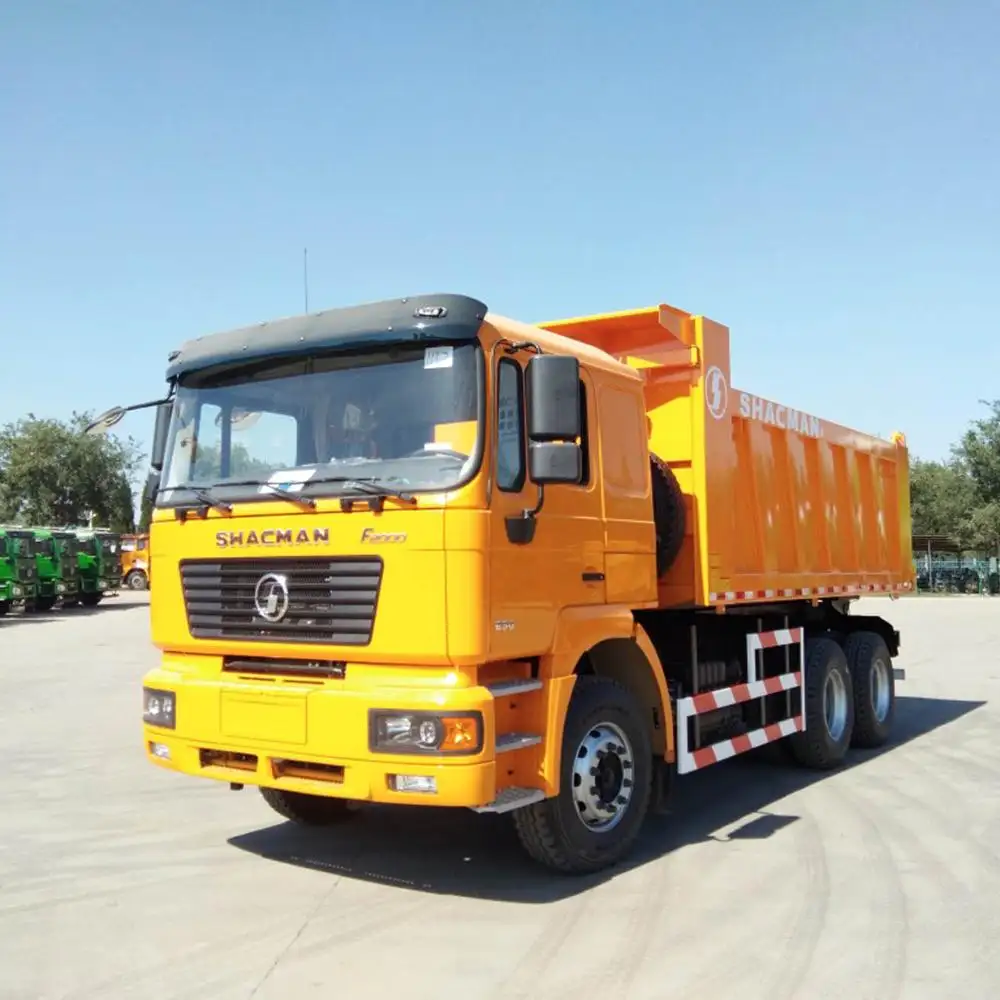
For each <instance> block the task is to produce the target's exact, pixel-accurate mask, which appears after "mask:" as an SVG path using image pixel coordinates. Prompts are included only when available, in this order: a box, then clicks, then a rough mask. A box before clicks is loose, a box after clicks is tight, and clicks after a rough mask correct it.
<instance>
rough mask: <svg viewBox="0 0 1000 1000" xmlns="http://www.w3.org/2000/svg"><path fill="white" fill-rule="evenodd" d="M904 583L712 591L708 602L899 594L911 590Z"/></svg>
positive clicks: (907, 584) (732, 602)
mask: <svg viewBox="0 0 1000 1000" xmlns="http://www.w3.org/2000/svg"><path fill="white" fill-rule="evenodd" d="M912 589H913V588H912V586H911V584H910V583H909V581H907V582H906V583H848V584H841V585H838V586H835V587H785V588H782V589H779V590H726V591H712V592H711V593H710V594H709V595H708V603H709V604H739V603H740V602H742V601H773V600H776V599H782V598H788V597H793V598H799V597H837V596H850V595H851V594H899V593H902V592H904V591H908V590H912Z"/></svg>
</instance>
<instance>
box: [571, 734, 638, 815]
mask: <svg viewBox="0 0 1000 1000" xmlns="http://www.w3.org/2000/svg"><path fill="white" fill-rule="evenodd" d="M634 780H635V755H634V752H633V750H632V744H631V742H630V741H629V738H628V737H627V736H626V735H625V733H624V732H623V731H622V730H621V729H620V728H619V727H618V726H616V725H615V724H614V723H613V722H602V723H600V724H599V725H596V726H593V727H592V728H591V729H590V730H589V731H588V732H587V735H586V736H584V738H583V739H582V740H581V741H580V744H579V746H578V747H577V749H576V755H575V758H574V761H573V777H572V782H573V804H574V806H575V807H576V814H577V815H578V816H579V817H580V822H581V823H583V825H584V826H585V827H586V828H587V829H588V830H591V831H593V832H595V833H603V832H605V831H606V830H611V829H613V828H614V827H616V826H617V825H618V824H619V823H620V822H621V821H622V818H623V817H624V816H625V813H626V812H627V811H628V807H629V803H630V802H631V801H632V792H633V790H634Z"/></svg>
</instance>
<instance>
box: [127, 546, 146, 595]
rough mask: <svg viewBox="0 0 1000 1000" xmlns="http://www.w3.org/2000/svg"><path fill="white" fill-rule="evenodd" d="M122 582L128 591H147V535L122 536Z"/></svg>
mask: <svg viewBox="0 0 1000 1000" xmlns="http://www.w3.org/2000/svg"><path fill="white" fill-rule="evenodd" d="M122 580H123V581H124V583H125V586H126V587H128V589H129V590H148V589H149V535H148V534H146V535H122Z"/></svg>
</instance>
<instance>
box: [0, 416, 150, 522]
mask: <svg viewBox="0 0 1000 1000" xmlns="http://www.w3.org/2000/svg"><path fill="white" fill-rule="evenodd" d="M90 419H91V415H90V414H88V413H74V414H73V415H72V417H71V418H70V419H69V420H68V421H60V420H54V419H42V418H38V417H36V416H35V415H34V414H28V416H27V417H25V418H24V419H22V420H18V421H16V422H14V423H9V424H7V425H5V426H4V427H3V428H2V429H0V519H2V520H5V521H8V522H17V523H21V524H52V525H74V524H85V523H86V521H87V518H88V516H89V515H91V514H92V515H93V517H94V523H95V525H99V526H101V527H108V528H111V529H113V530H116V531H132V530H134V528H135V506H134V503H133V499H132V482H133V479H134V477H135V474H136V471H137V470H138V468H139V466H140V464H141V462H142V459H143V456H142V453H141V451H140V449H139V446H138V444H137V442H135V441H134V440H133V439H132V438H128V439H127V440H124V441H123V440H121V439H120V438H117V437H115V436H113V435H98V436H94V437H87V436H85V435H84V434H83V433H82V431H83V428H84V427H86V425H87V423H88V421H89V420H90Z"/></svg>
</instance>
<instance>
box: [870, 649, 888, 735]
mask: <svg viewBox="0 0 1000 1000" xmlns="http://www.w3.org/2000/svg"><path fill="white" fill-rule="evenodd" d="M871 696H872V711H873V712H874V713H875V718H876V719H878V721H879V722H885V717H886V716H887V715H888V714H889V703H890V702H891V701H892V689H891V687H890V684H889V665H888V664H887V663H886V662H885V661H884V660H881V659H879V660H875V662H874V663H872V672H871Z"/></svg>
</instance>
